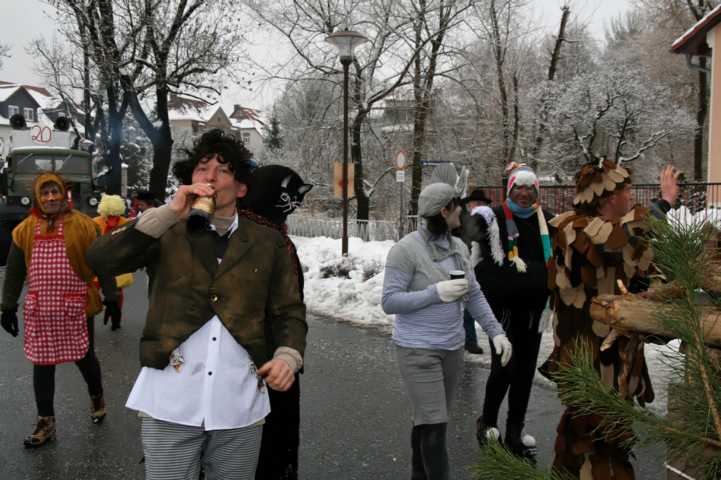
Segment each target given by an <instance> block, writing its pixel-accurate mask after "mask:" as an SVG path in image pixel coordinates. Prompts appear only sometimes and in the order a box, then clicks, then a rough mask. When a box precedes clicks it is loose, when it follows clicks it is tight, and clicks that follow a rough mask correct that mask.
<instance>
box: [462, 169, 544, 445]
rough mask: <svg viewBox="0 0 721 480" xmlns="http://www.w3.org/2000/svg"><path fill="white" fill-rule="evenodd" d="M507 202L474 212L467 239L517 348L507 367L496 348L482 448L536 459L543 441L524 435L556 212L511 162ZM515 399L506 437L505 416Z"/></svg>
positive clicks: (529, 173)
mask: <svg viewBox="0 0 721 480" xmlns="http://www.w3.org/2000/svg"><path fill="white" fill-rule="evenodd" d="M509 170H510V175H509V177H508V183H507V188H506V196H507V198H506V200H505V201H504V202H503V203H502V204H501V205H497V206H495V207H489V206H480V207H476V208H474V209H472V210H471V211H470V212H469V213H470V219H469V220H468V221H466V222H464V224H463V238H464V240H465V241H466V242H467V243H468V244H470V245H472V248H471V250H472V254H471V262H472V263H473V264H474V265H475V272H476V278H477V279H478V281H479V282H480V284H481V288H482V290H483V292H484V293H485V295H486V298H487V299H488V303H489V304H490V306H491V308H492V309H493V313H494V314H495V315H496V318H498V320H499V321H500V322H501V325H503V328H504V330H505V331H506V333H507V335H508V339H509V340H510V341H511V343H512V344H513V347H514V356H513V358H511V361H510V363H509V364H508V365H506V366H502V365H501V363H500V362H499V361H498V356H497V355H495V353H496V352H495V350H494V346H493V343H491V345H490V348H491V352H492V355H491V359H492V360H491V374H490V376H489V378H488V382H487V383H486V395H485V398H484V401H483V413H482V415H481V416H480V417H479V418H478V420H477V438H478V442H479V444H481V445H484V444H485V443H486V442H488V441H489V440H499V441H504V443H505V445H506V446H507V448H508V449H509V450H510V451H511V452H513V453H514V454H516V455H518V456H521V457H524V458H528V459H533V458H534V456H535V447H536V440H535V439H534V438H533V437H532V436H531V435H527V434H524V433H523V428H524V424H525V417H526V410H527V408H528V402H529V399H530V395H531V387H532V385H533V376H534V373H535V370H536V361H537V358H538V350H539V346H540V343H541V333H542V331H543V329H544V325H543V323H544V322H542V318H545V317H544V316H543V312H544V309H545V307H546V303H547V301H548V287H547V272H546V261H547V260H548V259H549V258H550V256H551V246H550V241H549V235H548V225H547V220H550V219H551V218H552V217H553V215H552V214H550V213H549V212H547V211H544V210H543V209H542V208H541V206H540V205H539V202H538V199H539V182H538V177H537V176H536V174H535V173H534V172H533V170H532V169H530V168H529V167H527V166H524V165H516V164H512V166H511V167H510V169H509ZM506 394H508V418H507V421H506V431H505V437H504V438H503V439H502V438H501V433H500V431H499V429H498V412H499V409H500V407H501V403H503V399H504V398H505V397H506Z"/></svg>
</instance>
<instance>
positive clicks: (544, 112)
mask: <svg viewBox="0 0 721 480" xmlns="http://www.w3.org/2000/svg"><path fill="white" fill-rule="evenodd" d="M561 10H562V11H563V13H562V14H561V25H560V26H559V27H558V36H557V37H556V42H555V43H554V45H553V52H552V53H551V62H550V64H549V65H548V76H547V80H548V81H549V82H552V81H554V80H555V79H556V71H557V69H558V61H559V60H560V58H561V46H562V45H563V42H564V41H565V40H566V25H567V24H568V17H569V16H570V15H571V8H570V7H569V6H568V5H565V6H564V7H563V8H561ZM545 101H546V95H545V94H544V95H543V96H542V97H541V100H540V101H539V113H538V128H537V131H536V138H535V139H534V141H533V150H532V151H531V168H532V169H533V170H537V169H538V154H539V153H540V152H541V147H542V146H543V139H544V138H545V136H546V122H547V121H548V109H547V108H546V105H545Z"/></svg>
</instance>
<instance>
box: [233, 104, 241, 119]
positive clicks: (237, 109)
mask: <svg viewBox="0 0 721 480" xmlns="http://www.w3.org/2000/svg"><path fill="white" fill-rule="evenodd" d="M231 118H240V119H242V118H243V107H241V106H240V105H238V104H237V103H236V104H235V105H233V114H232V115H231Z"/></svg>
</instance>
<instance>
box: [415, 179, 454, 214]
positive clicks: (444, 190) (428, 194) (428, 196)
mask: <svg viewBox="0 0 721 480" xmlns="http://www.w3.org/2000/svg"><path fill="white" fill-rule="evenodd" d="M455 197H456V189H455V188H453V187H451V186H450V185H448V184H447V183H432V184H430V185H428V186H427V187H426V188H424V189H423V190H421V194H420V196H419V197H418V215H420V216H421V217H432V216H434V215H438V214H439V213H440V211H441V209H442V208H443V207H445V206H446V205H448V204H449V203H450V202H451V200H453V198H455Z"/></svg>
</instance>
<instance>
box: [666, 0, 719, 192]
mask: <svg viewBox="0 0 721 480" xmlns="http://www.w3.org/2000/svg"><path fill="white" fill-rule="evenodd" d="M719 25H721V5H719V6H717V7H716V8H714V9H713V10H711V11H710V12H709V13H708V14H707V15H706V16H705V17H703V18H702V19H701V20H699V21H698V22H697V23H696V24H695V25H694V26H692V27H691V28H690V29H688V31H686V33H684V34H683V35H682V36H680V37H679V38H678V39H676V41H674V42H673V44H672V45H671V51H672V52H673V53H679V54H682V55H686V57H687V58H688V63H689V66H693V60H692V59H693V57H695V56H696V57H698V56H703V57H710V61H709V62H708V68H710V70H711V74H710V75H709V78H710V86H711V98H710V100H709V131H708V160H707V162H708V164H707V172H708V173H707V178H706V181H708V182H713V183H717V182H721V29H719Z"/></svg>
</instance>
